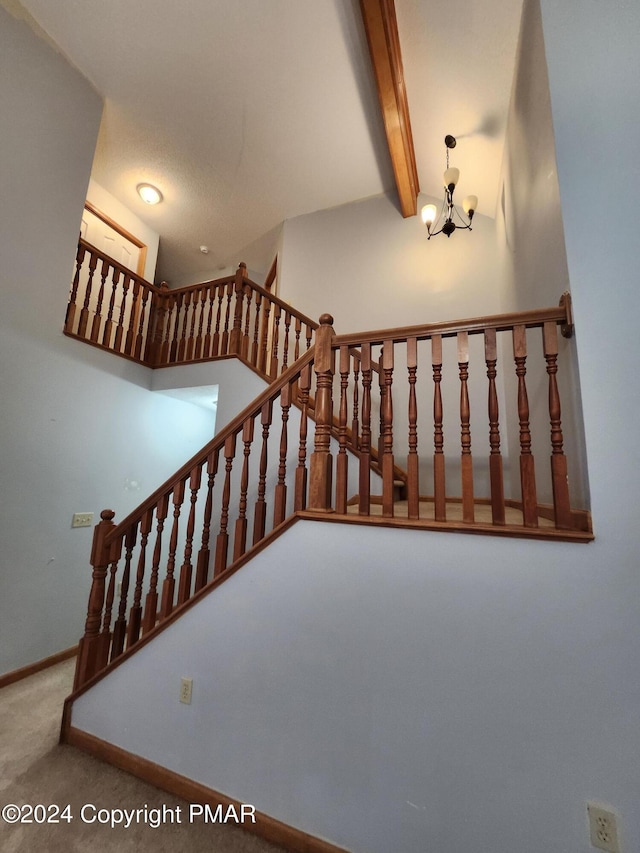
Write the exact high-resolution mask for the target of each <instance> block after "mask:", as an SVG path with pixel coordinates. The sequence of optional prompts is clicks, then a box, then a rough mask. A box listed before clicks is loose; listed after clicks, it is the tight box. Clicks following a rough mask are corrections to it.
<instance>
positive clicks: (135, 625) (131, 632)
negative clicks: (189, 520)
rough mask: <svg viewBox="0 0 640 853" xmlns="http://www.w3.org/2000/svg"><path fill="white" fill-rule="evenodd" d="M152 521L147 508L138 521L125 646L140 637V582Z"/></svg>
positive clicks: (151, 511)
mask: <svg viewBox="0 0 640 853" xmlns="http://www.w3.org/2000/svg"><path fill="white" fill-rule="evenodd" d="M152 522H153V510H152V509H148V510H146V511H145V512H143V514H142V519H141V521H140V553H139V554H138V569H137V571H136V584H135V587H134V591H133V604H132V605H131V610H130V611H129V625H128V628H127V648H130V647H131V646H133V645H134V644H135V643H137V642H138V640H139V639H140V628H141V626H142V584H143V583H144V572H145V568H146V553H147V542H148V540H149V533H151V525H152Z"/></svg>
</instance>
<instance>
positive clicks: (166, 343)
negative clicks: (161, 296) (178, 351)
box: [159, 294, 176, 364]
mask: <svg viewBox="0 0 640 853" xmlns="http://www.w3.org/2000/svg"><path fill="white" fill-rule="evenodd" d="M165 306H166V315H165V331H164V340H163V341H162V349H161V351H160V361H159V364H169V359H170V358H171V341H172V340H173V329H174V311H175V307H176V298H175V296H172V295H171V296H170V295H169V294H167V296H166V299H165Z"/></svg>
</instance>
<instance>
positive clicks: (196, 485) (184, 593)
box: [178, 465, 202, 604]
mask: <svg viewBox="0 0 640 853" xmlns="http://www.w3.org/2000/svg"><path fill="white" fill-rule="evenodd" d="M201 477H202V466H201V465H196V466H195V467H194V468H192V469H191V473H190V475H189V491H190V492H191V497H190V498H189V504H190V506H189V518H188V519H187V534H186V540H185V545H184V560H183V563H182V566H181V567H180V581H179V583H178V604H184V602H185V601H187V600H188V599H189V598H190V597H191V576H192V574H193V567H192V564H191V554H192V553H193V534H194V532H195V528H196V503H197V501H198V492H199V491H200V480H201Z"/></svg>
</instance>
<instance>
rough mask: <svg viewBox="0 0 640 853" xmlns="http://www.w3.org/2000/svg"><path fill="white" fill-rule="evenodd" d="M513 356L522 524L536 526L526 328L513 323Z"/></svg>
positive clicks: (534, 474) (536, 509)
mask: <svg viewBox="0 0 640 853" xmlns="http://www.w3.org/2000/svg"><path fill="white" fill-rule="evenodd" d="M513 357H514V360H515V363H516V376H517V377H518V418H519V421H520V484H521V488H522V519H523V523H524V526H525V527H537V526H538V498H537V494H536V471H535V462H534V458H533V454H532V453H531V431H530V429H529V398H528V396H527V385H526V382H525V376H526V373H527V368H526V361H527V330H526V328H525V327H524V326H522V325H518V326H514V327H513Z"/></svg>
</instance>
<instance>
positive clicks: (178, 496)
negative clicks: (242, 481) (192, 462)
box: [160, 480, 185, 619]
mask: <svg viewBox="0 0 640 853" xmlns="http://www.w3.org/2000/svg"><path fill="white" fill-rule="evenodd" d="M184 484H185V480H180V481H179V482H178V483H176V485H175V486H174V488H173V525H172V527H171V538H170V539H169V558H168V559H167V576H166V578H165V579H164V582H163V584H162V602H161V604H160V618H161V619H166V618H167V616H168V615H169V614H170V613H171V611H172V610H173V601H174V597H175V588H176V580H175V577H174V571H175V566H176V550H177V548H178V527H179V523H180V510H181V509H182V502H183V501H184Z"/></svg>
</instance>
